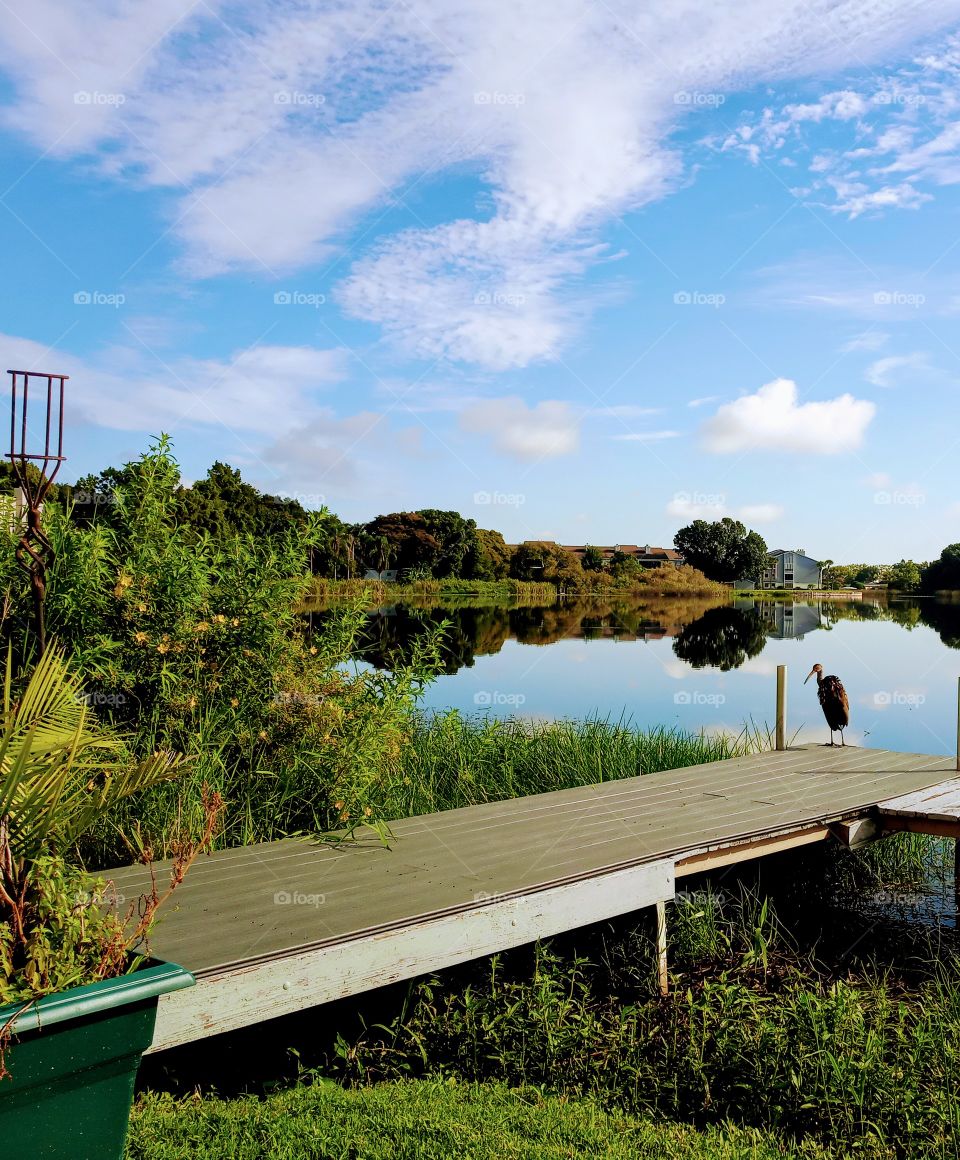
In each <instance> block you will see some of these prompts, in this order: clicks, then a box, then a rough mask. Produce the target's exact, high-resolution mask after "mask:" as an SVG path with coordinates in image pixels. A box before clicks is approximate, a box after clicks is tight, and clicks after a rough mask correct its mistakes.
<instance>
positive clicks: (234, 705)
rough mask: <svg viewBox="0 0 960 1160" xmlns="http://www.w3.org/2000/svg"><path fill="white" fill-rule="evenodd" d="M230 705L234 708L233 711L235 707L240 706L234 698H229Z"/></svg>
mask: <svg viewBox="0 0 960 1160" xmlns="http://www.w3.org/2000/svg"><path fill="white" fill-rule="evenodd" d="M230 704H231V705H232V706H233V707H234V709H236V707H237V706H238V705H239V704H240V702H239V701H238V700H237V698H236V697H231V698H230Z"/></svg>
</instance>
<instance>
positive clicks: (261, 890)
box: [112, 746, 950, 975]
mask: <svg viewBox="0 0 960 1160" xmlns="http://www.w3.org/2000/svg"><path fill="white" fill-rule="evenodd" d="M949 769H950V766H949V764H948V761H947V759H945V758H935V757H930V756H928V755H918V754H906V755H899V754H896V755H895V754H889V753H886V752H884V751H882V750H863V749H855V748H854V747H847V748H846V749H842V748H838V749H835V750H829V749H826V748H825V747H821V746H813V747H798V748H795V749H792V750H788V751H784V752H781V753H768V754H757V755H753V756H751V757H744V758H736V759H732V760H730V761H724V762H716V763H712V764H710V765H705V766H693V767H690V768H688V769H681V770H669V771H664V772H663V773H657V774H647V775H643V776H640V777H636V778H629V779H624V780H622V781H609V782H603V783H599V784H597V785H591V786H581V787H576V788H574V789H567V790H558V791H553V792H551V793H548V794H540V795H536V796H535V797H531V798H526V799H510V800H507V801H501V802H492V803H487V804H484V805H481V806H469V807H463V808H461V809H458V810H451V811H448V812H446V813H442V814H433V815H429V816H427V817H420V818H411V819H404V820H401V821H399V822H396V823H394V824H393V831H394V834H395V841H394V842H393V843H392V844H391V849H389V850H387V849H384V848H383V847H382V846H380V844H379V843H377V842H373V841H369V842H364V843H363V844H361V846H360V847H359V848H331V847H327V846H319V845H316V844H310V843H306V842H301V841H297V840H287V841H284V842H279V843H269V844H265V845H260V846H249V847H245V848H244V849H242V850H233V851H228V852H224V853H222V854H216V855H213V856H212V857H210V858H208V859H203V860H201V861H200V862H199V863H198V864H197V865H196V866H195V867H194V868H193V869H192V871H191V873H190V875H188V877H187V879H186V881H185V883H184V884H183V885H182V886H181V887H180V889H179V891H178V893H177V895H176V896H175V909H173V910H172V911H171V912H170V913H169V914H167V916H166V917H165V918H164V919H162V920H161V922H160V923H159V924H158V926H157V928H156V932H155V935H154V936H153V938H152V946H153V949H154V951H155V953H157V954H159V955H162V956H164V957H169V958H172V959H174V960H175V961H179V962H183V963H184V965H186V966H188V967H189V968H190V969H192V970H194V971H195V972H198V973H199V974H201V975H202V974H204V973H210V972H218V971H223V970H225V969H228V968H230V967H231V966H237V965H239V964H243V963H244V962H249V961H255V960H257V961H258V960H261V959H263V958H268V957H277V956H283V955H284V954H289V953H292V952H295V951H296V950H297V949H299V948H302V947H305V946H318V945H321V944H326V943H331V942H335V941H344V940H348V939H352V938H357V937H359V936H361V935H362V934H364V933H365V932H374V931H377V930H385V929H388V928H392V927H395V926H397V925H398V924H403V923H415V922H420V921H425V920H426V919H428V918H429V917H430V916H436V915H439V914H443V913H447V912H450V911H452V910H456V909H471V908H475V907H477V906H482V905H484V904H485V902H486V901H487V898H488V896H496V897H510V896H515V895H518V894H522V893H529V892H531V891H538V890H543V889H546V888H547V887H549V886H550V885H552V884H558V883H564V882H569V881H573V880H576V879H578V878H588V877H593V876H596V875H599V874H603V873H610V872H613V871H614V870H615V869H621V868H624V867H627V866H630V865H635V864H638V863H642V862H646V861H655V860H658V859H662V858H664V857H667V856H671V857H672V856H677V855H679V854H681V853H682V852H684V851H690V850H694V849H696V850H700V849H704V848H709V847H711V846H714V845H717V844H722V843H724V842H732V841H736V840H742V839H746V838H749V837H753V836H757V835H763V834H768V833H774V832H777V831H780V830H784V829H788V828H790V827H791V826H793V827H798V826H802V825H808V824H809V823H811V822H814V821H818V820H822V819H828V818H839V817H842V816H844V815H846V814H849V813H855V812H856V811H858V810H860V811H862V810H864V809H867V808H870V807H871V806H873V805H875V804H876V803H877V802H878V801H880V800H883V799H886V798H892V797H895V796H897V795H903V794H904V793H905V792H908V791H915V790H917V789H921V788H924V787H926V786H929V785H931V784H936V783H938V782H940V781H942V780H944V779H945V776H946V774H947V772H948V770H949ZM112 877H113V879H114V881H115V883H116V887H117V891H118V893H121V894H125V895H127V896H132V895H133V894H135V893H137V892H138V891H139V890H140V889H142V888H143V885H144V871H143V870H142V868H136V867H134V868H128V869H125V870H122V871H118V872H116V873H115V874H113V875H112ZM275 896H279V897H280V899H281V901H275ZM284 896H289V897H290V898H291V899H294V898H296V897H298V896H314V901H313V902H306V901H305V902H300V903H297V902H295V901H289V902H285V901H282V899H283V897H284ZM321 896H322V897H321Z"/></svg>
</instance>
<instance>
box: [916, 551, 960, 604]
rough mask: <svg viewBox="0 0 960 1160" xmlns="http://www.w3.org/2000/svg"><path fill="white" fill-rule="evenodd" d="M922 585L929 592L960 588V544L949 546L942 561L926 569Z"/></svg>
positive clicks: (943, 554)
mask: <svg viewBox="0 0 960 1160" xmlns="http://www.w3.org/2000/svg"><path fill="white" fill-rule="evenodd" d="M922 584H923V587H924V588H925V589H926V590H927V591H928V592H935V591H937V589H940V588H944V589H957V588H960V544H948V545H947V547H945V548H944V549H943V551H942V552H941V553H940V559H939V560H934V561H933V563H931V564H928V565H927V566H926V567H925V568H924V570H923V574H922Z"/></svg>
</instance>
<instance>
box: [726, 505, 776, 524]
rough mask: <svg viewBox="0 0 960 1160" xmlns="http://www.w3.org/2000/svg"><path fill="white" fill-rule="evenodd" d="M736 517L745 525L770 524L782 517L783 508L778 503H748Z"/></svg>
mask: <svg viewBox="0 0 960 1160" xmlns="http://www.w3.org/2000/svg"><path fill="white" fill-rule="evenodd" d="M737 516H738V517H739V518H740V519H741V520H743V522H744V523H746V524H772V523H773V522H774V521H775V520H779V519H780V518H781V517H782V516H783V508H782V507H781V506H780V504H778V503H749V504H745V505H744V506H743V507H742V508H740V510H739V511H738V512H737Z"/></svg>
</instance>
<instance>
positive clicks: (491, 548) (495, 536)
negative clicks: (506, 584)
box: [464, 528, 510, 580]
mask: <svg viewBox="0 0 960 1160" xmlns="http://www.w3.org/2000/svg"><path fill="white" fill-rule="evenodd" d="M509 575H510V549H509V548H508V547H507V545H506V541H505V540H504V538H503V536H502V535H501V534H500V533H499V532H495V531H491V530H490V529H488V528H477V530H476V532H475V534H474V546H473V548H472V554H471V555H469V556H468V557H467V559H466V562H465V571H464V576H466V577H467V578H468V579H471V580H503V579H505V578H506V577H507V576H509Z"/></svg>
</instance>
